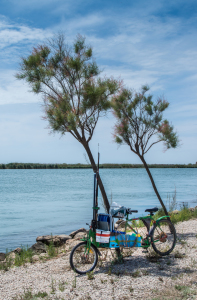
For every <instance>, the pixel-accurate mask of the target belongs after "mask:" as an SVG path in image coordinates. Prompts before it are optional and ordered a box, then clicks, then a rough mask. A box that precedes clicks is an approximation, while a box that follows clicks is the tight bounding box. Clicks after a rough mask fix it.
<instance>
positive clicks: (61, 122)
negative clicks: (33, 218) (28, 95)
mask: <svg viewBox="0 0 197 300" xmlns="http://www.w3.org/2000/svg"><path fill="white" fill-rule="evenodd" d="M99 74H100V70H99V67H98V65H97V64H96V62H95V60H94V59H93V54H92V48H91V47H90V46H87V45H86V43H85V38H84V37H82V36H80V35H79V36H77V38H76V40H75V42H74V43H73V46H72V47H69V46H68V45H67V44H66V42H65V38H64V36H63V35H61V34H59V35H58V36H56V37H55V38H54V39H51V40H50V41H48V42H47V43H46V44H43V45H39V46H37V47H36V48H34V49H33V51H32V53H31V54H30V55H29V56H28V57H27V58H22V62H21V65H20V71H19V73H18V74H17V75H16V77H17V78H18V79H24V80H26V81H27V83H28V84H29V85H30V86H31V88H32V91H33V92H34V93H36V94H42V96H43V104H44V110H45V115H44V118H45V119H46V120H48V123H49V127H50V129H51V130H52V131H53V132H59V133H61V134H62V135H64V134H66V133H67V132H68V133H70V134H71V135H72V136H73V137H74V138H75V139H76V140H77V141H78V142H79V143H81V144H82V145H83V147H84V148H85V150H86V153H87V155H88V158H89V160H90V163H91V165H92V168H93V171H94V172H96V171H97V166H96V164H95V161H94V158H93V155H92V153H91V150H90V147H89V142H90V140H91V139H92V136H93V134H94V130H95V127H96V124H97V122H98V120H99V117H101V116H103V115H104V114H105V113H106V111H107V110H108V109H109V107H110V97H111V95H116V93H117V92H118V90H119V87H120V82H119V81H117V80H115V79H113V78H106V77H104V78H101V77H99ZM98 184H99V187H100V190H101V194H102V197H103V201H104V205H105V208H106V210H107V211H109V201H108V198H107V195H106V193H105V189H104V186H103V184H102V181H101V178H100V177H98Z"/></svg>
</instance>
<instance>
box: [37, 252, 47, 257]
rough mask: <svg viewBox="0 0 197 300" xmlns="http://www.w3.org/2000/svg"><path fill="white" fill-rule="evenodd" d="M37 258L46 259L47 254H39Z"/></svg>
mask: <svg viewBox="0 0 197 300" xmlns="http://www.w3.org/2000/svg"><path fill="white" fill-rule="evenodd" d="M39 257H40V258H47V253H41V254H40V255H39Z"/></svg>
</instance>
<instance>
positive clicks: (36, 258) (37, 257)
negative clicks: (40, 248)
mask: <svg viewBox="0 0 197 300" xmlns="http://www.w3.org/2000/svg"><path fill="white" fill-rule="evenodd" d="M32 260H33V261H38V260H40V258H39V256H38V255H34V256H32Z"/></svg>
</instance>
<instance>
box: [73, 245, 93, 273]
mask: <svg viewBox="0 0 197 300" xmlns="http://www.w3.org/2000/svg"><path fill="white" fill-rule="evenodd" d="M97 259H98V257H97V253H96V250H95V249H94V248H93V247H92V246H90V249H88V247H87V243H85V242H83V243H80V244H78V245H77V246H76V247H75V248H74V249H73V250H72V252H71V256H70V263H71V267H72V268H73V270H75V271H76V272H77V273H79V274H84V273H87V272H89V271H91V270H93V269H94V267H95V266H96V264H97Z"/></svg>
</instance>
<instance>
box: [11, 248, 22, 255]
mask: <svg viewBox="0 0 197 300" xmlns="http://www.w3.org/2000/svg"><path fill="white" fill-rule="evenodd" d="M12 252H14V253H16V254H20V253H21V252H22V249H21V248H19V247H18V248H16V249H14V250H13V251H12Z"/></svg>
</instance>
